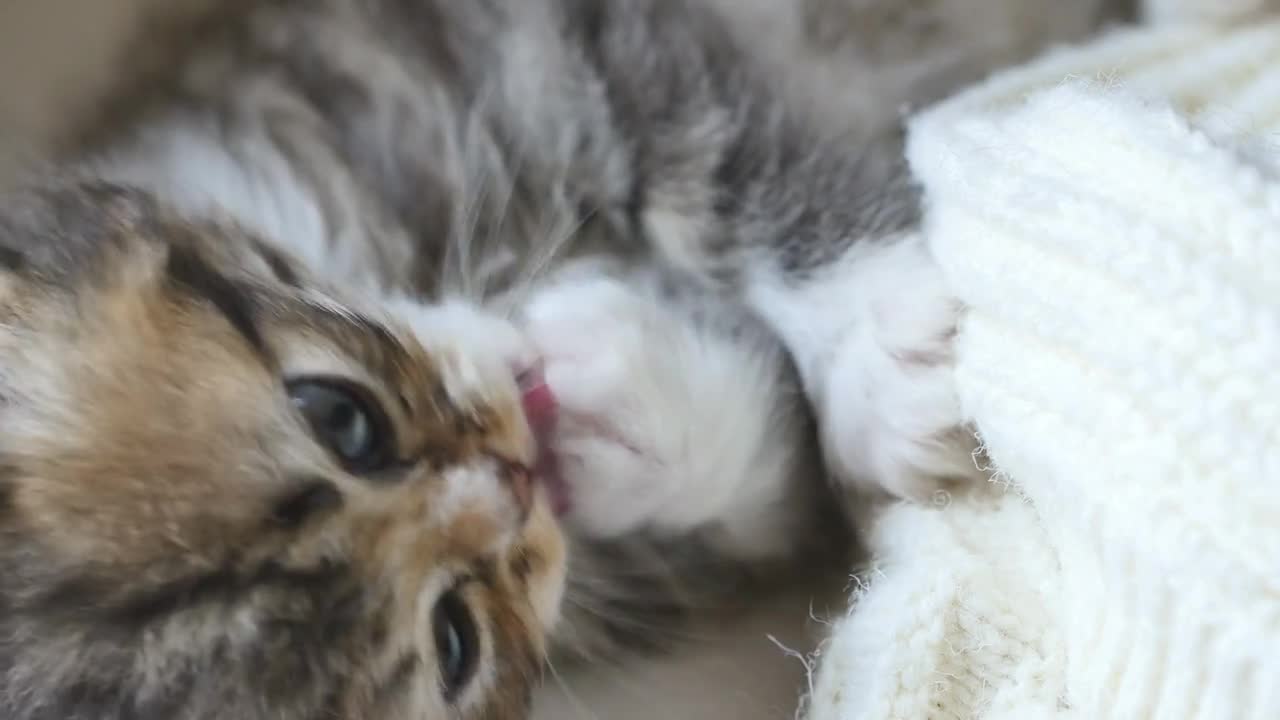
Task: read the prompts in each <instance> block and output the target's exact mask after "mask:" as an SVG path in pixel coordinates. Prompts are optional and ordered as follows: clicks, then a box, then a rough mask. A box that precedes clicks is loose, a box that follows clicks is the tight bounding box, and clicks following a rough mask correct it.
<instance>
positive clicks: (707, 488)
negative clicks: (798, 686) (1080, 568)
mask: <svg viewBox="0 0 1280 720" xmlns="http://www.w3.org/2000/svg"><path fill="white" fill-rule="evenodd" d="M989 1H990V3H991V4H992V5H993V6H994V5H997V4H1002V3H1005V2H1008V1H1009V0H989ZM984 2H988V0H984ZM829 4H830V3H828V5H829ZM1085 4H1087V5H1089V6H1090V7H1093V6H1094V3H1093V2H1089V3H1085ZM929 5H930V3H921V7H926V6H929ZM728 6H729V4H728V3H727V2H710V1H709V0H610V1H609V2H601V1H600V0H472V1H471V2H450V1H449V0H256V1H254V0H234V1H231V2H225V3H221V4H220V5H219V6H218V7H217V8H216V10H215V11H214V12H213V13H212V14H211V15H210V16H209V17H206V18H203V19H202V20H201V21H200V22H198V23H194V24H187V23H181V24H180V25H181V27H178V28H174V27H168V28H164V29H160V30H157V29H155V28H152V29H151V30H150V31H149V32H147V33H145V34H143V35H142V36H141V37H140V38H139V41H138V43H137V45H136V46H135V47H134V48H132V49H131V51H130V52H129V53H126V58H127V62H128V63H129V64H128V66H127V68H126V71H125V72H123V73H122V75H123V77H125V78H126V80H125V81H124V83H123V87H121V88H119V89H118V90H117V91H116V92H114V93H112V94H111V96H110V101H109V102H108V103H107V105H106V107H104V108H103V109H102V110H101V112H96V113H92V114H91V115H90V116H88V117H87V118H86V119H85V122H84V123H83V124H82V125H81V126H80V127H79V128H78V132H76V133H73V134H72V136H71V137H69V138H68V139H67V142H66V143H65V145H64V147H63V158H62V159H63V161H64V162H65V165H66V167H67V169H66V170H64V171H62V172H61V173H60V175H61V176H62V177H61V178H60V179H57V180H53V181H50V182H48V183H45V184H44V185H42V186H39V187H37V189H35V190H32V191H29V192H26V193H21V194H18V195H17V196H15V197H13V198H11V199H10V200H9V201H8V202H7V203H6V204H5V206H4V209H3V210H0V248H4V251H3V253H0V255H3V257H4V259H5V260H6V263H5V264H6V265H7V266H8V272H7V273H6V274H5V275H4V284H3V285H2V287H3V288H4V295H3V297H4V301H3V302H4V313H5V315H6V317H7V318H8V320H7V321H6V323H5V325H4V328H3V333H2V338H3V339H2V340H0V347H2V348H3V349H4V352H5V353H7V354H5V355H4V356H3V357H0V362H2V363H3V364H2V365H0V371H2V372H0V389H2V391H3V398H4V401H5V402H4V404H3V405H2V406H0V416H2V417H0V419H2V420H3V421H4V426H5V427H6V428H9V429H10V432H8V433H7V434H6V435H5V436H4V437H3V439H2V440H0V442H3V446H0V465H3V467H4V468H5V469H6V470H5V474H4V476H3V478H0V489H2V490H3V493H2V494H0V495H2V496H3V498H4V500H5V501H4V503H3V511H2V512H0V532H3V533H4V535H5V539H6V541H5V544H4V547H3V550H0V562H3V563H4V577H5V578H6V580H5V583H4V587H3V588H0V626H2V627H0V630H3V632H2V633H0V642H3V643H4V644H3V645H2V646H0V663H3V672H0V702H3V703H5V706H4V707H3V710H4V711H5V716H6V717H13V718H15V719H17V720H35V719H37V718H80V717H83V718H88V717H95V718H97V717H106V718H142V717H174V718H212V717H228V718H232V717H233V718H245V719H247V720H253V719H254V718H268V717H270V718H284V719H286V720H292V719H293V718H318V717H349V718H363V717H387V718H393V717H427V718H445V717H493V718H503V717H520V716H521V714H522V713H524V712H525V708H526V705H527V701H526V698H527V692H528V687H529V683H530V682H532V680H533V679H534V678H535V677H536V669H537V665H538V660H539V657H540V654H541V652H542V650H543V639H542V635H543V633H544V632H545V631H546V630H547V629H548V628H550V627H552V625H553V621H554V618H555V616H556V606H557V605H558V604H559V600H558V598H559V593H560V590H561V587H560V580H561V578H560V577H559V576H560V569H559V564H560V550H559V544H558V540H557V537H558V535H557V533H556V531H555V529H554V528H553V527H552V525H555V524H557V523H556V522H553V520H552V519H551V518H549V517H548V514H547V510H546V506H545V505H544V503H543V501H544V500H545V502H546V503H549V504H550V505H551V506H552V508H551V509H552V510H553V511H554V513H555V514H556V515H558V516H559V518H558V520H559V523H558V524H561V525H563V527H564V528H565V529H566V530H567V531H568V535H569V551H568V557H569V560H568V562H569V570H568V574H569V580H568V582H569V586H568V589H567V595H566V598H567V602H566V603H565V607H564V611H565V615H566V621H565V622H563V623H561V624H560V625H559V626H557V627H559V628H560V629H559V631H558V632H557V633H556V634H555V636H554V640H555V641H557V642H558V643H559V647H560V649H561V650H564V651H568V652H574V653H578V654H580V655H585V656H595V655H597V654H598V653H601V652H607V651H611V650H612V649H614V648H615V647H617V646H618V645H619V644H627V643H632V642H635V641H637V640H641V639H653V637H654V636H655V632H654V628H655V627H661V626H662V624H663V623H665V622H666V621H667V620H668V618H670V617H671V616H673V615H677V614H680V613H682V612H685V611H687V610H689V609H691V608H700V607H708V606H715V605H716V604H717V603H719V602H722V601H723V600H724V599H725V597H726V596H730V595H732V593H733V592H734V591H735V589H736V588H738V587H740V585H741V583H744V582H748V581H751V580H753V579H756V578H760V577H766V578H767V577H769V576H770V575H771V574H772V573H774V572H775V571H777V570H778V569H779V568H785V567H787V566H788V565H790V564H791V561H793V560H794V559H795V558H797V557H804V558H806V559H811V558H813V557H815V554H814V553H815V550H818V549H821V548H823V547H824V546H829V547H832V548H843V547H845V546H846V543H845V542H844V541H843V540H841V539H839V538H838V535H839V533H838V532H837V531H836V530H835V529H834V528H836V527H838V526H837V525H835V523H834V519H833V518H832V508H833V507H834V503H832V502H831V497H830V495H829V489H828V487H827V483H826V480H827V473H828V469H829V470H830V472H832V473H834V474H835V475H836V476H837V478H838V479H839V480H840V483H839V487H841V488H855V489H858V490H861V491H870V492H880V493H887V494H891V495H897V496H902V497H913V498H919V497H926V496H928V495H929V494H930V493H931V492H933V491H934V490H935V489H936V488H938V487H942V486H944V485H945V484H947V483H948V482H951V481H953V480H955V479H966V478H969V477H972V476H973V475H974V474H975V470H974V467H973V463H972V461H971V459H970V453H971V450H972V441H971V438H970V436H969V435H968V434H967V433H966V432H965V431H964V430H963V424H962V418H961V415H960V410H959V407H958V403H957V401H956V398H955V396H954V393H953V391H952V387H951V381H950V370H949V348H948V339H949V337H950V334H951V332H952V329H953V327H954V323H955V315H956V310H957V308H956V307H955V306H954V304H953V302H952V301H951V299H950V296H949V295H948V293H947V292H946V289H945V287H944V285H943V283H942V280H941V278H940V277H939V274H938V271H937V270H936V268H935V267H934V266H933V264H932V262H931V261H930V259H929V257H928V253H927V251H926V248H925V247H924V245H923V243H922V241H921V240H920V239H919V238H918V236H917V235H916V234H915V233H914V230H915V228H916V223H917V219H918V198H917V197H916V194H915V189H914V188H913V187H912V186H911V184H910V182H909V180H908V178H907V177H906V173H905V172H904V169H903V167H902V163H901V160H900V149H901V148H900V144H899V139H898V137H897V135H896V123H895V122H894V120H895V117H896V112H897V108H896V107H891V106H889V104H888V103H885V102H880V101H879V98H878V97H877V96H875V95H872V96H871V99H870V100H868V102H867V103H865V105H866V107H867V108H868V109H867V110H866V111H865V112H862V113H859V114H855V115H853V116H850V117H845V114H844V113H843V112H836V110H838V109H840V108H842V107H844V106H845V105H846V104H848V103H844V104H842V103H841V102H836V103H834V104H831V103H828V102H826V99H824V98H823V97H821V96H820V95H818V94H815V93H810V92H809V90H810V89H812V85H811V84H810V82H811V81H810V80H807V79H805V78H806V77H807V74H806V73H807V72H808V68H809V66H807V65H802V64H795V65H792V64H791V63H790V62H789V58H790V55H789V52H790V50H789V49H788V48H787V47H786V46H785V44H784V45H778V46H775V45H774V44H773V43H770V44H769V45H768V47H767V48H766V49H765V50H763V51H761V52H753V51H752V49H751V47H750V45H751V44H752V41H753V39H755V38H756V37H758V36H755V35H753V33H752V28H754V27H756V26H755V25H753V24H752V23H750V22H746V21H741V22H740V21H739V20H738V19H735V17H734V16H733V14H732V13H731V12H727V11H726V10H725V7H728ZM1090 12H1091V11H1090ZM926 14H927V13H926ZM752 17H753V18H757V19H758V16H752ZM931 27H932V26H931ZM802 44H803V43H802ZM977 67H981V63H979V64H978V66H977ZM879 72H884V69H883V68H882V67H870V68H867V69H864V71H863V73H864V74H863V76H864V77H867V76H874V75H875V74H876V73H879ZM959 81H960V79H959V76H956V77H952V78H951V79H949V80H948V81H947V82H948V83H954V82H959ZM924 85H927V83H925V84H924ZM922 87H923V85H922ZM936 91H937V87H936V86H935V87H931V88H930V89H929V90H928V91H927V92H926V91H925V90H923V89H922V90H920V91H919V92H916V91H911V92H904V93H903V98H902V99H904V100H911V99H916V98H917V97H918V98H920V99H927V98H928V96H930V95H931V94H933V93H935V92H936ZM834 95H838V96H840V97H842V98H843V99H844V100H845V101H847V100H849V97H850V96H849V95H848V94H847V93H845V94H841V93H835V94H834ZM838 118H844V119H838ZM811 414H812V415H814V416H815V417H813V418H811ZM815 420H816V425H815ZM819 446H820V452H819V451H818V450H817V448H818V447H819ZM819 457H822V458H824V459H825V462H820V461H819V460H818V459H817V458H819ZM530 472H533V473H534V474H535V475H536V476H537V482H536V483H535V484H534V486H533V487H530V486H529V484H528V479H527V476H528V474H529V473H530ZM659 635H660V633H659Z"/></svg>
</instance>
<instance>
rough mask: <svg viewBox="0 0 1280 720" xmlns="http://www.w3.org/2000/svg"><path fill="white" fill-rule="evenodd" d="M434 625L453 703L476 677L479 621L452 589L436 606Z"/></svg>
mask: <svg viewBox="0 0 1280 720" xmlns="http://www.w3.org/2000/svg"><path fill="white" fill-rule="evenodd" d="M431 624H432V634H433V635H434V636H435V644H436V654H437V657H438V658H439V662H440V681H441V684H442V686H443V688H444V696H445V699H446V700H450V701H452V700H454V699H455V698H456V697H457V696H458V693H460V692H461V691H462V689H463V688H464V687H466V684H467V682H468V681H469V680H470V679H471V676H472V675H474V674H475V669H476V664H477V659H478V657H477V648H476V646H477V644H478V642H479V640H478V637H477V634H476V626H475V620H474V619H473V618H472V616H471V612H470V611H469V610H468V609H467V606H466V603H464V602H463V600H462V598H461V596H459V595H458V593H457V591H456V590H451V591H449V592H447V593H445V594H444V596H443V597H441V598H440V601H439V602H438V603H437V604H436V608H435V611H434V612H433V613H432V623H431Z"/></svg>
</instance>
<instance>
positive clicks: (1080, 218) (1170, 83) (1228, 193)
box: [810, 22, 1280, 720]
mask: <svg viewBox="0 0 1280 720" xmlns="http://www.w3.org/2000/svg"><path fill="white" fill-rule="evenodd" d="M1278 141H1280V23H1276V22H1272V23H1270V24H1254V25H1252V26H1251V27H1248V28H1243V27H1242V28H1239V29H1236V30H1229V29H1225V28H1223V29H1212V28H1205V27H1200V28H1196V27H1185V26H1184V27H1165V28H1163V29H1148V30H1141V31H1128V32H1125V33H1122V34H1115V35H1111V36H1109V37H1106V38H1103V39H1101V40H1100V41H1098V42H1097V43H1096V44H1094V45H1092V46H1089V47H1085V48H1081V49H1075V50H1069V51H1065V52H1059V53H1056V54H1053V55H1051V56H1049V57H1047V58H1045V59H1044V60H1042V61H1040V62H1038V63H1035V64H1033V65H1032V66H1029V67H1026V68H1021V69H1018V70H1015V71H1012V72H1008V73H1005V74H1003V75H1001V76H998V77H996V78H994V79H992V80H991V81H990V82H988V83H986V84H984V85H983V86H981V87H978V88H976V89H974V90H972V91H970V92H967V93H965V94H963V95H962V96H960V97H958V98H956V99H954V100H952V101H949V102H948V103H945V104H944V105H942V106H940V107H938V108H937V109H935V110H933V111H931V112H929V113H927V114H926V115H924V116H922V117H920V118H919V119H918V120H917V121H916V122H915V123H914V126H913V130H912V136H911V142H910V149H909V155H910V160H911V162H912V166H913V168H914V170H915V172H916V174H917V176H918V177H919V178H920V180H921V181H922V183H923V184H924V186H925V188H926V192H927V198H928V203H929V206H928V220H927V227H926V229H927V232H928V233H929V236H930V238H931V242H932V243H933V246H934V249H935V252H936V254H937V256H938V258H939V260H940V262H941V264H942V266H943V267H944V269H945V271H946V273H947V275H948V277H949V279H950V281H951V282H952V283H953V285H954V288H955V290H956V292H957V293H958V294H959V296H960V297H961V298H962V299H963V300H964V301H965V302H966V303H967V304H968V305H969V307H970V310H969V311H968V313H967V315H966V318H965V320H964V322H963V326H962V328H961V332H960V334H959V336H958V358H959V363H958V369H957V377H958V383H959V387H960V392H961V398H962V402H963V403H964V407H965V409H966V411H967V412H968V414H969V415H970V416H971V417H973V418H974V419H975V421H976V423H977V425H978V427H979V430H980V432H981V435H982V439H983V441H984V443H985V444H986V446H987V450H988V452H989V454H990V456H991V459H992V461H993V463H994V464H995V466H996V467H997V468H998V473H997V482H995V483H993V486H992V490H993V491H996V492H994V494H995V495H996V497H994V498H990V497H986V496H985V495H981V494H979V495H977V496H975V497H972V498H970V497H956V498H954V499H953V501H952V502H951V503H950V505H949V506H948V507H947V508H945V509H941V510H939V509H924V508H912V507H905V506H902V507H895V508H892V509H890V510H888V511H887V512H886V513H885V515H884V516H883V517H882V518H881V519H880V521H879V523H878V525H877V526H876V527H875V528H874V530H873V532H872V544H873V547H874V548H875V550H876V551H877V555H878V557H879V558H880V560H879V563H880V565H879V569H878V571H877V572H876V573H874V574H873V575H872V576H871V577H870V578H869V581H870V584H869V587H868V588H867V589H866V590H865V591H864V592H862V593H860V597H859V598H858V603H857V604H856V606H855V609H854V611H853V612H852V614H851V615H850V616H849V617H848V618H847V619H846V620H844V621H842V623H841V624H840V625H838V626H837V628H836V629H835V631H834V634H833V637H832V639H831V641H830V643H829V645H828V647H827V648H826V650H825V652H824V654H823V656H822V661H821V667H820V670H819V673H818V677H817V685H816V689H815V692H814V694H813V697H812V698H811V700H810V717H811V718H812V720H833V719H836V718H838V719H839V720H852V719H853V718H911V719H913V720H914V719H917V718H939V719H942V718H1003V719H1010V720H1012V719H1014V718H1017V719H1019V720H1021V719H1023V718H1027V719H1034V718H1049V717H1053V718H1080V719H1081V720H1094V719H1098V720H1102V719H1104V718H1117V719H1119V718H1124V719H1126V720H1128V719H1140V718H1162V719H1163V718H1171V719H1175V720H1180V719H1182V718H1223V719H1227V718H1230V719H1233V720H1235V719H1240V720H1248V719H1253V718H1257V719H1262V718H1266V719H1268V720H1274V719H1276V718H1280V142H1278ZM999 487H1007V488H1008V489H1007V491H1004V492H1000V491H998V488H999Z"/></svg>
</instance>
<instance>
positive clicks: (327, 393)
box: [286, 379, 391, 472]
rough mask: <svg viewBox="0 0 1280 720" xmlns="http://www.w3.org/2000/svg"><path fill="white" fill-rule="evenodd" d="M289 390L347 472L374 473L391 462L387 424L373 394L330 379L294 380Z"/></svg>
mask: <svg viewBox="0 0 1280 720" xmlns="http://www.w3.org/2000/svg"><path fill="white" fill-rule="evenodd" d="M286 387H287V389H288V393H289V399H290V401H292V402H293V406H294V407H295V408H297V409H298V412H300V413H302V416H303V417H304V418H306V419H307V423H308V424H309V425H310V426H311V431H312V433H314V434H315V437H316V440H318V441H319V442H320V444H322V445H324V446H325V447H326V448H328V449H329V451H330V452H332V453H333V455H334V456H335V457H336V458H337V459H338V460H339V462H341V463H342V465H343V467H345V468H347V470H349V471H351V472H371V471H374V470H378V469H380V468H381V467H382V466H383V465H384V464H385V463H386V462H387V461H388V460H390V459H391V452H390V450H391V442H390V436H391V434H390V432H389V431H388V423H387V422H386V421H385V416H384V415H382V413H381V412H380V410H379V409H377V405H376V403H374V402H372V401H371V399H370V398H371V394H370V393H364V392H360V391H359V390H357V389H356V388H354V387H352V386H350V385H348V384H345V383H343V382H341V381H337V380H330V379H302V380H293V381H290V382H289V383H287V386H286Z"/></svg>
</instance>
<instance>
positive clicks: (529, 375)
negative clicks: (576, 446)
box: [519, 368, 570, 515]
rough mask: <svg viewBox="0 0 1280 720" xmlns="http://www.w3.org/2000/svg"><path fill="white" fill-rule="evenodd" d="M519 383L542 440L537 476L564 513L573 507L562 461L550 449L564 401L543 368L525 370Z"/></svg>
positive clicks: (530, 418) (558, 510)
mask: <svg viewBox="0 0 1280 720" xmlns="http://www.w3.org/2000/svg"><path fill="white" fill-rule="evenodd" d="M519 382H520V402H521V404H522V405H523V406H524V414H525V417H526V418H527V419H528V421H529V426H530V427H531V428H533V434H534V437H536V438H537V441H538V461H537V464H536V465H535V466H534V468H533V471H534V472H533V474H534V477H535V478H536V479H538V480H540V481H541V482H542V483H543V485H544V486H545V487H546V488H547V493H548V495H549V496H550V499H551V505H552V509H553V510H554V512H555V514H556V515H564V514H565V513H567V512H569V508H570V499H569V488H568V487H567V486H566V485H565V483H564V480H563V479H562V478H561V477H560V471H559V463H557V462H556V456H555V453H553V452H552V451H551V448H550V440H551V433H552V432H554V431H555V427H556V419H557V417H558V415H559V409H560V403H559V402H558V401H557V400H556V395H555V393H554V392H552V391H551V386H550V385H547V381H546V378H544V377H543V375H542V371H541V369H540V368H535V369H533V370H530V371H528V372H525V373H523V374H522V375H521V376H520V379H519Z"/></svg>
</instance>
